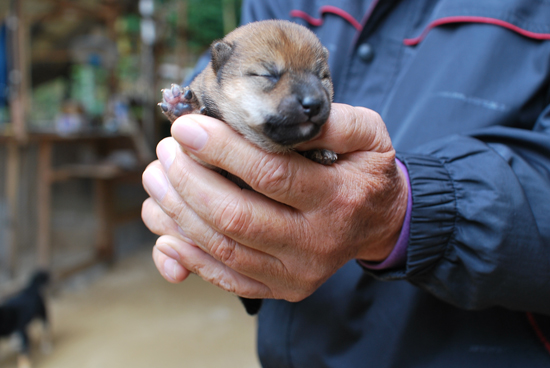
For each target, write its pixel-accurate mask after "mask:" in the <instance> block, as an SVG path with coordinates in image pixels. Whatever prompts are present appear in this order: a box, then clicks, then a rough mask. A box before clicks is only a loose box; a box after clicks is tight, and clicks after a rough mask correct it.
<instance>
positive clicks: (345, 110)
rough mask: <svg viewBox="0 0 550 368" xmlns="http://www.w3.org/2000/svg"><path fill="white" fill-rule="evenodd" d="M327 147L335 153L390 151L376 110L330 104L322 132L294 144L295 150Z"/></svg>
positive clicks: (383, 127) (389, 140)
mask: <svg viewBox="0 0 550 368" xmlns="http://www.w3.org/2000/svg"><path fill="white" fill-rule="evenodd" d="M320 148H324V149H328V150H331V151H334V152H336V153H338V154H346V153H351V152H357V151H371V152H379V153H385V152H389V151H392V150H393V147H392V144H391V139H390V136H389V134H388V131H387V129H386V125H385V124H384V122H383V121H382V118H381V117H380V115H379V114H378V113H376V112H375V111H373V110H369V109H366V108H364V107H354V106H350V105H345V104H338V103H333V104H332V109H331V112H330V116H329V119H328V121H327V123H326V124H325V126H324V127H323V131H322V133H321V134H320V135H319V136H318V137H317V138H315V139H313V140H311V141H309V142H306V143H303V144H301V145H299V146H298V147H297V149H298V150H299V151H307V150H310V149H320Z"/></svg>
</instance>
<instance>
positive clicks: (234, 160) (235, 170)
mask: <svg viewBox="0 0 550 368" xmlns="http://www.w3.org/2000/svg"><path fill="white" fill-rule="evenodd" d="M172 136H173V137H174V139H175V140H176V141H177V142H178V143H180V144H181V145H182V146H184V147H185V148H186V150H188V151H189V152H191V153H192V154H193V155H194V156H196V157H198V158H199V159H200V160H202V161H204V162H205V163H207V164H210V165H212V166H215V167H218V168H220V169H222V170H225V171H227V172H229V173H231V174H233V175H235V176H237V177H239V178H241V179H242V180H243V181H244V182H245V183H246V184H248V185H249V186H250V187H251V188H252V189H254V191H256V192H258V193H261V194H263V195H265V196H267V197H269V198H271V199H274V200H275V201H277V202H280V203H284V204H287V205H289V206H291V207H293V208H297V209H305V208H308V207H309V206H311V203H312V201H314V200H316V199H317V198H319V194H320V193H322V192H323V191H325V190H326V189H327V187H328V186H331V185H335V184H334V181H331V180H329V177H330V176H331V175H330V174H329V173H328V172H329V171H331V170H333V168H331V167H327V166H323V165H320V164H317V163H315V162H313V161H310V160H308V159H306V158H304V157H302V156H301V155H299V154H297V153H295V152H289V153H285V154H277V153H270V152H266V151H264V150H262V149H261V148H259V147H257V146H256V145H254V144H252V143H250V142H249V141H247V140H246V139H244V138H243V137H242V136H241V135H240V134H239V133H237V132H235V131H234V130H233V129H231V128H230V127H229V126H227V125H226V124H225V123H223V122H221V121H219V120H216V119H213V118H210V117H207V116H202V115H186V116H184V117H181V118H179V119H177V120H176V121H175V122H174V124H173V125H172ZM166 147H167V146H166V145H165V144H164V143H162V142H161V144H159V146H158V148H157V150H158V154H159V157H160V156H173V155H174V154H173V153H170V154H168V153H163V151H164V150H165V149H166ZM161 161H163V160H161ZM168 161H170V160H168ZM298 176H306V177H311V178H316V179H315V180H314V181H311V182H308V183H306V182H305V181H300V180H294V179H295V178H296V177H298ZM306 185H307V186H306Z"/></svg>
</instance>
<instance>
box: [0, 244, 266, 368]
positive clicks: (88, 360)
mask: <svg viewBox="0 0 550 368" xmlns="http://www.w3.org/2000/svg"><path fill="white" fill-rule="evenodd" d="M53 294H54V295H53V296H52V297H51V298H50V301H49V306H50V314H51V315H52V325H53V326H52V327H53V344H54V346H53V351H52V352H51V353H50V354H43V353H42V352H41V350H40V343H39V340H40V335H41V328H39V327H40V326H33V329H32V331H31V335H32V340H33V352H32V360H33V368H76V367H78V368H127V367H132V368H152V367H154V368H172V367H174V368H175V367H178V368H180V367H198V368H210V367H224V368H232V367H235V368H237V367H238V368H258V367H259V363H258V360H257V357H256V352H255V333H256V332H255V324H256V321H255V319H254V318H252V317H249V316H247V315H246V313H245V312H244V309H243V307H242V306H241V305H240V302H239V301H238V299H237V298H236V297H235V296H233V295H231V294H228V293H226V292H224V291H222V290H219V289H217V288H216V287H214V286H211V285H209V284H207V283H205V282H203V281H202V280H200V279H199V278H198V277H196V276H192V277H191V278H190V279H188V280H187V281H186V282H184V283H183V284H180V285H172V284H169V283H168V282H166V281H164V279H162V278H161V277H160V275H159V274H158V273H157V271H156V269H155V267H154V265H153V262H152V260H151V256H150V249H146V250H143V251H138V252H136V253H135V254H134V255H132V256H130V257H127V258H126V259H124V260H121V261H119V262H118V263H117V264H115V266H114V267H112V268H110V269H108V270H98V271H97V272H95V276H91V277H86V278H85V279H84V280H80V281H78V279H77V280H76V281H73V283H72V284H70V285H68V286H65V287H64V288H63V289H62V290H60V291H57V292H55V293H53ZM0 367H3V368H16V354H15V353H14V352H13V349H12V347H11V346H10V345H9V344H8V343H7V342H5V341H3V342H2V344H1V346H0Z"/></svg>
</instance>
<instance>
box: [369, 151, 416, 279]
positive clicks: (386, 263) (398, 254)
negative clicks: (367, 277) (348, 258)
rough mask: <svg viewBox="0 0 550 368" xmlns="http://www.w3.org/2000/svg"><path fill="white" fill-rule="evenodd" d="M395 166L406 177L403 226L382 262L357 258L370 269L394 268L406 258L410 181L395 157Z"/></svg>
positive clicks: (410, 202) (405, 169) (409, 223)
mask: <svg viewBox="0 0 550 368" xmlns="http://www.w3.org/2000/svg"><path fill="white" fill-rule="evenodd" d="M395 162H396V163H397V166H398V167H399V168H400V169H401V171H402V172H403V174H405V178H406V179H407V187H408V192H409V195H408V198H407V212H406V213H405V219H404V220H403V227H402V228H401V233H400V234H399V239H397V243H396V244H395V246H394V247H393V250H392V252H391V253H390V255H389V256H388V257H387V258H386V259H385V260H383V261H382V262H367V261H362V260H359V262H360V263H361V265H362V266H363V267H365V268H368V269H370V270H385V269H388V268H396V267H400V266H403V265H404V264H405V262H406V260H407V245H408V243H409V230H410V225H411V212H412V192H411V182H410V179H409V172H408V170H407V167H406V166H405V165H403V163H402V162H401V161H399V160H398V159H395Z"/></svg>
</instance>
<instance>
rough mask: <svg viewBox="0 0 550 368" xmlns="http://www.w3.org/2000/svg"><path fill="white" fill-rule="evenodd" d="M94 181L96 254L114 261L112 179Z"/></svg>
mask: <svg viewBox="0 0 550 368" xmlns="http://www.w3.org/2000/svg"><path fill="white" fill-rule="evenodd" d="M94 182H95V183H94V184H95V188H94V189H95V211H96V218H97V221H98V226H97V238H96V255H97V257H98V259H99V260H101V261H112V260H113V257H114V241H113V237H114V231H113V213H112V206H113V196H112V189H113V188H112V185H111V184H112V180H109V179H96V180H95V181H94Z"/></svg>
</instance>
